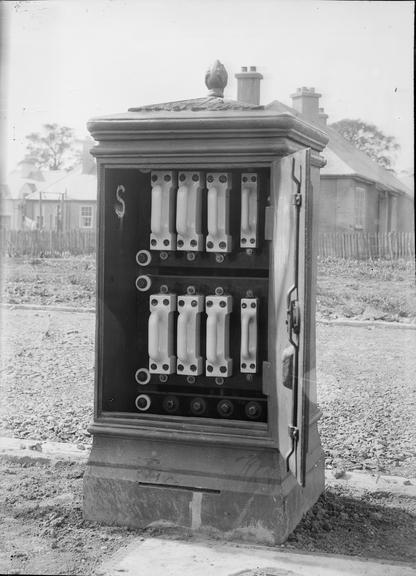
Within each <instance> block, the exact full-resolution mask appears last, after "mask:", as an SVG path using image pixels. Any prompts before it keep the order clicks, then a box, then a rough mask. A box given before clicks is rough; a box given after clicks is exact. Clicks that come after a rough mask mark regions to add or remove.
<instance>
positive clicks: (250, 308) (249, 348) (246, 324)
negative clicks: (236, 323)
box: [240, 298, 259, 374]
mask: <svg viewBox="0 0 416 576" xmlns="http://www.w3.org/2000/svg"><path fill="white" fill-rule="evenodd" d="M240 306H241V348H240V372H242V373H243V374H254V373H255V372H257V309H258V306H259V302H258V299H257V298H242V299H241V305H240Z"/></svg>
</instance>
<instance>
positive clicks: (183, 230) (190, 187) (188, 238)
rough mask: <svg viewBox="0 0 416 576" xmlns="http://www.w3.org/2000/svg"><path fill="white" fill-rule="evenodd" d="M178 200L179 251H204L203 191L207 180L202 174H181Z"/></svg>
mask: <svg viewBox="0 0 416 576" xmlns="http://www.w3.org/2000/svg"><path fill="white" fill-rule="evenodd" d="M178 180H179V182H178V185H179V188H178V195H177V200H176V232H177V233H178V236H177V240H176V248H177V250H186V251H194V252H196V251H198V252H200V251H201V250H202V249H203V236H202V189H203V188H204V186H205V178H204V176H203V174H202V173H201V172H180V173H179V179H178Z"/></svg>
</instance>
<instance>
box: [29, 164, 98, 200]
mask: <svg viewBox="0 0 416 576" xmlns="http://www.w3.org/2000/svg"><path fill="white" fill-rule="evenodd" d="M42 175H43V177H44V181H43V182H39V181H36V182H35V181H33V182H34V183H35V185H36V188H35V191H34V192H32V193H31V194H29V195H28V196H27V197H26V198H27V200H39V192H41V193H42V200H55V201H57V200H60V199H61V198H62V195H63V194H65V199H66V200H74V201H80V202H82V201H88V202H92V201H96V200H97V177H96V175H95V174H83V173H82V169H81V167H77V168H75V169H74V170H71V172H65V171H57V170H55V171H49V172H46V171H45V172H43V173H42ZM21 180H22V181H23V183H26V182H28V180H24V179H21Z"/></svg>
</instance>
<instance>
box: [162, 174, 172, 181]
mask: <svg viewBox="0 0 416 576" xmlns="http://www.w3.org/2000/svg"><path fill="white" fill-rule="evenodd" d="M163 179H164V181H165V182H170V181H171V179H172V178H171V176H170V174H165V176H164V178H163Z"/></svg>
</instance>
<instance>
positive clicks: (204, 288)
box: [84, 112, 325, 543]
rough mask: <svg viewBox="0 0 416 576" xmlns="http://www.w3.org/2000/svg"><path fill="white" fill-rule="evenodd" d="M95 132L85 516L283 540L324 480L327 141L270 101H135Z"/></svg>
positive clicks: (95, 123) (98, 123) (93, 126)
mask: <svg viewBox="0 0 416 576" xmlns="http://www.w3.org/2000/svg"><path fill="white" fill-rule="evenodd" d="M155 116H156V117H155ZM168 116H169V115H168ZM178 116H179V117H178ZM149 120H151V121H149ZM90 130H91V132H92V134H93V136H94V137H95V138H96V139H97V140H98V142H99V144H98V146H97V147H96V149H95V151H94V153H95V155H96V156H97V159H98V174H99V181H98V187H99V229H98V246H99V250H98V265H97V270H98V272H97V274H98V299H97V330H96V393H95V418H94V424H93V425H92V428H91V431H92V433H93V435H94V439H93V448H92V452H91V456H90V460H89V463H88V467H87V473H86V475H85V480H84V510H85V515H86V517H87V518H89V519H93V520H99V521H103V522H107V523H118V524H123V525H129V526H136V527H143V526H147V525H149V524H151V523H154V522H161V521H163V522H169V523H172V524H175V525H179V526H185V527H188V528H191V529H193V530H199V529H206V530H214V531H219V532H221V533H227V536H228V537H236V538H238V537H244V538H251V539H253V540H255V541H258V542H268V543H277V542H283V541H284V540H285V539H286V537H287V536H288V534H289V533H290V532H291V530H293V528H294V527H295V526H296V524H297V523H298V522H299V520H300V518H301V517H302V514H303V513H304V512H305V511H306V510H307V509H308V508H309V507H310V506H311V505H312V504H313V503H314V502H315V500H316V499H317V498H318V496H319V494H320V493H321V491H322V489H323V482H324V468H323V458H322V451H321V447H320V441H319V436H318V432H317V420H318V417H319V415H318V409H317V407H316V386H315V328H314V300H315V281H316V269H315V255H316V247H315V235H316V234H315V220H316V213H315V212H314V207H315V206H316V205H317V194H318V190H319V166H320V163H321V159H320V156H319V151H320V150H322V147H323V145H324V142H325V140H324V138H323V136H322V134H320V133H319V132H318V133H317V131H316V130H315V129H313V128H311V127H308V126H307V125H304V124H302V123H301V122H300V121H299V120H297V119H295V118H290V119H288V118H286V117H283V118H282V117H279V116H278V115H276V116H270V114H269V113H265V112H258V113H256V114H255V115H253V113H251V114H248V115H247V114H243V113H240V114H237V115H236V114H235V113H234V114H224V115H222V114H219V113H217V114H215V115H212V114H211V115H209V114H205V115H204V114H200V115H199V116H198V114H197V113H196V114H188V115H186V114H185V115H184V116H181V115H180V114H179V115H176V116H174V117H169V118H168V119H166V118H165V117H164V116H162V117H158V116H157V114H156V115H152V118H151V119H149V117H148V115H145V114H130V115H125V116H121V117H115V118H107V119H99V120H96V121H92V122H91V124H90ZM167 135H168V136H167ZM300 135H301V137H300Z"/></svg>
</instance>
